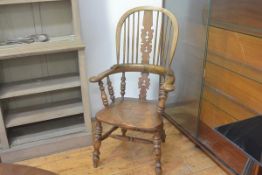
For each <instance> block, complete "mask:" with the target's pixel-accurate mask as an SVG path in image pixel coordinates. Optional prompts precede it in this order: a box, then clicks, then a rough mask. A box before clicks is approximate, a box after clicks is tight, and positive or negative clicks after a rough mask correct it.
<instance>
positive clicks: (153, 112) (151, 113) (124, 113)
mask: <svg viewBox="0 0 262 175" xmlns="http://www.w3.org/2000/svg"><path fill="white" fill-rule="evenodd" d="M96 119H97V120H98V121H101V122H105V123H108V124H111V125H114V126H118V127H120V128H127V129H132V130H142V131H152V132H153V131H155V130H157V129H159V127H161V126H162V117H161V115H159V114H158V112H157V104H156V103H154V102H152V101H145V102H143V101H140V100H139V99H134V98H124V99H122V98H117V99H116V101H115V103H113V104H111V105H110V106H109V107H107V108H105V109H102V110H101V111H99V112H98V113H97V114H96Z"/></svg>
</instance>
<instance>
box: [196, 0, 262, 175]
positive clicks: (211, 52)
mask: <svg viewBox="0 0 262 175" xmlns="http://www.w3.org/2000/svg"><path fill="white" fill-rule="evenodd" d="M261 5H262V1H259V0H251V1H249V0H213V1H212V8H211V16H210V26H209V33H208V47H207V59H206V66H205V78H204V79H205V81H204V85H203V87H204V88H203V93H202V99H201V112H200V124H199V126H200V128H199V129H200V130H199V140H200V142H201V143H202V144H204V145H205V146H206V147H207V148H208V150H211V151H212V152H213V154H214V155H216V157H218V158H219V159H220V160H222V161H223V164H226V165H227V166H229V167H230V168H231V170H232V171H233V172H236V173H240V172H241V171H242V168H243V166H244V165H245V161H246V158H247V157H246V155H245V154H243V153H242V152H241V151H239V150H238V149H237V148H236V147H235V146H234V145H232V144H231V143H229V142H228V141H226V140H224V139H223V138H222V137H221V136H220V135H218V134H217V133H215V132H214V128H215V127H218V126H221V125H224V124H227V123H231V122H234V121H239V120H244V119H247V118H251V117H254V116H256V115H258V114H261V113H262V61H261V57H262V52H261V48H262V39H261V34H262V28H261V26H262V23H261V9H260V8H259V7H261Z"/></svg>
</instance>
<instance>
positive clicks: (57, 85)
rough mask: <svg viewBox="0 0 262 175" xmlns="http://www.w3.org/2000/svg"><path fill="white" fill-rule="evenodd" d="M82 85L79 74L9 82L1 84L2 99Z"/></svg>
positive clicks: (0, 94)
mask: <svg viewBox="0 0 262 175" xmlns="http://www.w3.org/2000/svg"><path fill="white" fill-rule="evenodd" d="M80 85H81V83H80V78H79V75H77V74H69V75H62V76H53V77H46V78H39V79H34V80H28V81H20V82H15V83H8V84H3V85H1V86H0V99H5V98H11V97H18V96H24V95H31V94H37V93H43V92H49V91H54V90H61V89H68V88H74V87H80Z"/></svg>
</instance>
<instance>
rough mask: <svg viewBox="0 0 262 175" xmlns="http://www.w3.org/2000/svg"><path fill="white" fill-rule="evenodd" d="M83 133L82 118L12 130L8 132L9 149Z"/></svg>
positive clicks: (65, 119)
mask: <svg viewBox="0 0 262 175" xmlns="http://www.w3.org/2000/svg"><path fill="white" fill-rule="evenodd" d="M84 131H85V125H84V120H83V117H81V116H72V117H68V118H62V119H56V120H53V121H46V122H41V123H37V124H35V125H28V126H21V127H16V128H13V129H12V130H11V131H10V132H9V137H10V143H11V147H15V146H20V145H23V144H28V143H32V142H36V141H40V140H45V139H51V138H57V137H60V136H65V135H70V134H75V133H79V132H84Z"/></svg>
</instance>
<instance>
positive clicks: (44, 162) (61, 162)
mask: <svg viewBox="0 0 262 175" xmlns="http://www.w3.org/2000/svg"><path fill="white" fill-rule="evenodd" d="M105 128H106V129H105V130H107V129H108V127H105ZM165 128H166V132H167V139H166V143H164V144H162V165H163V175H211V174H212V175H226V173H225V172H224V171H223V170H222V169H221V168H220V167H219V166H218V165H217V164H215V163H214V162H213V161H212V160H211V159H210V158H209V157H208V156H206V155H205V154H204V153H203V152H202V151H201V150H200V149H198V148H197V147H195V145H194V144H193V143H192V142H190V141H189V140H188V139H187V137H185V136H184V135H183V134H181V133H180V132H179V131H178V130H177V129H175V127H174V126H173V125H171V124H170V123H168V122H166V121H165ZM116 132H118V131H116ZM128 134H130V135H132V136H141V135H142V136H143V137H146V138H151V137H152V136H151V135H148V134H140V133H137V132H131V131H130V132H128ZM92 151H93V148H92V147H85V148H81V149H75V150H70V151H66V152H62V153H57V154H53V155H50V156H46V157H40V158H36V159H31V160H26V161H23V162H18V163H19V164H23V165H29V166H34V167H38V168H42V169H46V170H50V171H52V172H55V173H58V174H59V175H153V174H154V156H153V153H152V151H153V147H152V146H151V145H148V144H140V143H129V142H122V141H118V140H114V139H112V138H108V139H106V140H104V141H103V142H102V147H101V160H100V164H99V167H98V168H96V169H95V168H93V166H92V159H91V156H92Z"/></svg>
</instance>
